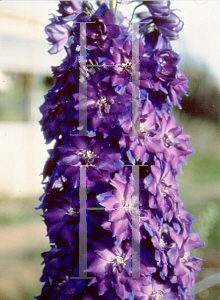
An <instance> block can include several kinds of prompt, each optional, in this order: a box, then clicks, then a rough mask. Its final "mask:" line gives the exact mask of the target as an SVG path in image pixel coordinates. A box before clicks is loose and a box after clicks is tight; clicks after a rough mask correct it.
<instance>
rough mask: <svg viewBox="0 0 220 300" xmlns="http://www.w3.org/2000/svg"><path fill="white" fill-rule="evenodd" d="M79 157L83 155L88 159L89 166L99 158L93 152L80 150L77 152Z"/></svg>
mask: <svg viewBox="0 0 220 300" xmlns="http://www.w3.org/2000/svg"><path fill="white" fill-rule="evenodd" d="M77 155H82V156H83V157H84V158H85V159H86V163H87V164H92V163H93V161H94V159H95V158H96V157H97V156H96V155H95V154H94V152H93V151H91V150H80V151H78V152H77Z"/></svg>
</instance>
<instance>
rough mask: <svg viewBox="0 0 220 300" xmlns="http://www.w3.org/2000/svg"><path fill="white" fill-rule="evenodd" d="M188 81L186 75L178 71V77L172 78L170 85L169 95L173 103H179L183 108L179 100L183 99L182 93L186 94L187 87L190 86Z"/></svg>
mask: <svg viewBox="0 0 220 300" xmlns="http://www.w3.org/2000/svg"><path fill="white" fill-rule="evenodd" d="M187 82H188V80H187V78H186V77H185V75H184V74H183V73H182V72H180V71H177V73H176V78H175V79H174V80H172V81H171V82H170V85H169V97H170V100H171V103H172V104H173V105H177V106H178V107H179V108H181V105H180V103H179V100H181V96H180V94H183V95H186V91H185V89H186V88H188V84H187Z"/></svg>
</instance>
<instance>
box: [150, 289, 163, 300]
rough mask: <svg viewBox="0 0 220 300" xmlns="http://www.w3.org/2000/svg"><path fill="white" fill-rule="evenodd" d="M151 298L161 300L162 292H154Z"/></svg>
mask: <svg viewBox="0 0 220 300" xmlns="http://www.w3.org/2000/svg"><path fill="white" fill-rule="evenodd" d="M152 296H153V297H154V299H155V300H163V291H156V293H153V294H152Z"/></svg>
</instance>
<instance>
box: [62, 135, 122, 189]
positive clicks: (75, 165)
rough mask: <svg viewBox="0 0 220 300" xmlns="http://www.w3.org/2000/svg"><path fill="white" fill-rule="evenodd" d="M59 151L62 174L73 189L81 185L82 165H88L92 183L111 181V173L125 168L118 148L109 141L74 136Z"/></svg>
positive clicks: (88, 173)
mask: <svg viewBox="0 0 220 300" xmlns="http://www.w3.org/2000/svg"><path fill="white" fill-rule="evenodd" d="M58 151H59V153H60V159H59V160H58V166H59V169H60V172H63V174H64V176H65V177H66V178H67V179H68V181H69V184H70V185H71V186H72V187H73V188H76V187H77V186H78V185H79V167H80V165H86V167H87V170H88V171H87V176H88V179H89V180H90V181H96V180H99V179H104V180H109V173H112V172H115V171H117V170H118V169H120V168H122V167H123V162H122V161H121V160H120V158H121V154H120V153H119V152H118V149H117V148H116V147H112V146H111V141H110V140H109V139H102V140H101V139H99V140H96V139H95V138H89V137H87V136H86V137H80V136H78V137H77V138H75V137H73V136H72V137H69V138H68V139H67V140H66V141H65V142H64V143H63V145H62V146H59V147H58Z"/></svg>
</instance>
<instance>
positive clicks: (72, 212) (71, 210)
mask: <svg viewBox="0 0 220 300" xmlns="http://www.w3.org/2000/svg"><path fill="white" fill-rule="evenodd" d="M66 214H68V215H69V216H70V217H73V216H74V215H75V214H78V212H77V211H75V210H74V209H73V208H72V207H70V208H69V210H68V212H67V213H66Z"/></svg>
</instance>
